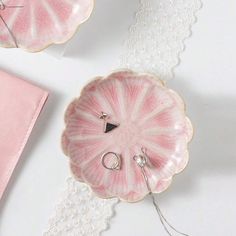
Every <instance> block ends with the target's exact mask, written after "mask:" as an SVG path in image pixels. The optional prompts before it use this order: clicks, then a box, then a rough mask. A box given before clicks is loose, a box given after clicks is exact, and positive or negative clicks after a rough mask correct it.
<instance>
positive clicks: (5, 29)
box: [0, 0, 94, 52]
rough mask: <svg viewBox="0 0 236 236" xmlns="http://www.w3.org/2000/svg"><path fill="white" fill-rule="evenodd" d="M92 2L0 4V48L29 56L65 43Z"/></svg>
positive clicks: (7, 0) (12, 0)
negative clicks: (11, 49) (52, 45)
mask: <svg viewBox="0 0 236 236" xmlns="http://www.w3.org/2000/svg"><path fill="white" fill-rule="evenodd" d="M93 7H94V0H0V46H1V47H6V48H12V47H20V48H23V49H25V50H27V51H30V52H37V51H41V50H43V49H45V48H46V47H48V46H49V45H51V44H61V43H65V42H66V41H68V40H69V39H70V38H71V37H72V36H73V35H74V34H75V32H76V30H77V28H78V26H79V25H80V24H82V23H83V22H85V21H86V20H87V19H88V18H89V16H90V14H91V12H92V10H93Z"/></svg>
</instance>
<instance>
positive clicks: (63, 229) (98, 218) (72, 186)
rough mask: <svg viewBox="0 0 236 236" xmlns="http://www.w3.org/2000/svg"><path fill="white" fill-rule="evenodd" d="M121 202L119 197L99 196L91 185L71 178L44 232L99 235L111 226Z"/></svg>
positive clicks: (49, 235)
mask: <svg viewBox="0 0 236 236" xmlns="http://www.w3.org/2000/svg"><path fill="white" fill-rule="evenodd" d="M117 203H118V200H117V199H107V200H106V199H101V198H98V197H96V196H95V195H94V194H93V193H92V192H91V190H90V189H89V188H88V186H87V185H85V184H82V183H79V182H78V181H76V180H75V179H74V178H72V177H71V178H69V179H68V180H67V188H66V190H65V192H64V194H63V196H62V199H61V201H60V202H59V203H58V204H57V206H56V209H55V214H54V216H53V217H52V218H51V219H50V220H49V227H48V231H47V232H45V233H44V234H43V235H44V236H97V235H99V234H100V233H101V232H102V231H104V230H106V229H107V227H108V222H109V219H110V218H111V217H112V216H113V208H114V206H115V205H116V204H117Z"/></svg>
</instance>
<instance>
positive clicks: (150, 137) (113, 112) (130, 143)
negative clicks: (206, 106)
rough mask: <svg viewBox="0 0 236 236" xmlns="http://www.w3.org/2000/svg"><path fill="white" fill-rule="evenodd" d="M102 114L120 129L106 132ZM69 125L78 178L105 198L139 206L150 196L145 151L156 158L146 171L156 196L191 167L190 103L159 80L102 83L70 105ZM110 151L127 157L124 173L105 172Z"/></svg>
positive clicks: (123, 74)
mask: <svg viewBox="0 0 236 236" xmlns="http://www.w3.org/2000/svg"><path fill="white" fill-rule="evenodd" d="M101 112H106V113H107V114H108V115H109V121H110V122H111V123H112V122H113V123H118V124H120V125H119V127H118V128H116V129H114V130H112V131H111V132H109V133H104V132H103V125H104V124H103V121H102V120H101V119H99V115H100V114H101ZM65 123H66V129H65V131H64V133H63V137H62V146H63V150H64V152H65V154H66V155H68V156H69V157H70V163H71V169H72V172H73V174H74V175H75V176H76V177H77V179H78V180H80V181H82V182H85V183H88V184H89V185H90V187H91V188H92V190H93V191H94V192H95V193H96V194H97V195H99V196H100V197H103V198H109V197H118V198H120V199H122V200H126V201H129V202H135V201H138V200H141V199H142V198H143V197H144V196H145V195H146V194H147V193H148V190H147V186H146V184H145V181H144V179H143V176H142V174H141V172H140V168H139V167H138V166H137V164H136V163H135V162H134V160H133V156H134V155H138V154H142V153H141V148H142V147H144V148H146V150H147V155H148V157H149V159H150V160H149V161H150V168H146V172H147V175H148V178H149V181H150V186H151V189H152V191H153V192H156V193H159V192H162V191H164V190H165V189H166V188H167V187H168V186H169V185H170V183H171V180H172V176H173V175H174V174H177V173H179V172H180V171H182V170H183V169H184V168H185V166H186V164H187V162H188V150H187V144H188V142H189V141H190V140H191V138H192V133H193V130H192V126H191V122H190V121H189V119H188V118H187V117H186V115H185V107H184V103H183V101H182V99H181V98H180V97H179V96H178V95H177V94H176V93H175V92H174V91H172V90H170V89H168V88H166V87H165V86H164V85H163V83H162V82H161V81H160V80H158V79H157V78H156V77H155V76H154V75H150V74H137V73H135V72H132V71H126V70H123V71H118V72H114V73H113V74H111V75H109V76H108V77H106V78H96V79H95V80H94V81H92V82H91V83H89V84H88V85H87V86H86V87H85V88H84V90H83V91H82V93H81V96H80V97H79V98H78V99H75V100H74V101H73V102H72V103H71V104H70V105H69V107H68V109H67V112H66V115H65ZM106 152H115V153H118V154H119V155H120V156H121V159H122V165H121V169H120V170H115V171H114V170H113V171H111V170H107V169H105V168H104V167H103V165H102V164H101V156H102V155H103V154H104V153H106Z"/></svg>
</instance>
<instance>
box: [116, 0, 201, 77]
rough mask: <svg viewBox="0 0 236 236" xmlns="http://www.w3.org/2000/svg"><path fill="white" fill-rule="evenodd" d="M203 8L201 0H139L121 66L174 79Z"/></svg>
mask: <svg viewBox="0 0 236 236" xmlns="http://www.w3.org/2000/svg"><path fill="white" fill-rule="evenodd" d="M201 6H202V2H201V0H158V1H156V0H140V8H139V10H138V12H137V13H136V22H135V23H134V24H133V25H132V26H131V27H130V29H129V36H128V39H127V40H126V41H125V42H124V51H123V53H122V55H121V57H120V63H119V64H120V66H121V67H122V68H130V69H133V70H136V71H141V72H143V71H145V72H149V73H154V74H156V75H157V76H158V77H159V78H161V79H162V80H169V79H170V78H172V77H173V74H174V69H175V67H176V66H177V65H178V64H179V62H180V54H181V52H183V51H184V49H185V40H186V39H187V38H189V37H190V36H191V32H192V30H191V29H192V26H193V24H194V23H195V22H196V21H197V17H196V14H197V12H198V10H200V8H201Z"/></svg>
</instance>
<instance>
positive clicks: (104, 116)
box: [99, 112, 120, 133]
mask: <svg viewBox="0 0 236 236" xmlns="http://www.w3.org/2000/svg"><path fill="white" fill-rule="evenodd" d="M99 118H100V119H102V120H104V128H103V132H104V133H108V132H110V131H112V130H113V129H116V128H117V127H118V126H119V125H120V124H114V123H110V122H108V121H107V119H109V116H108V114H107V113H105V112H101V116H100V117H99Z"/></svg>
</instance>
